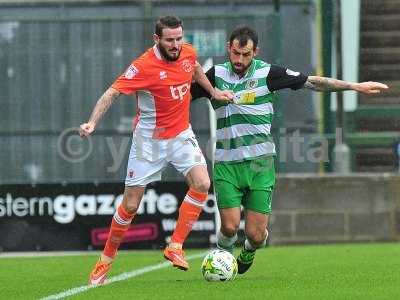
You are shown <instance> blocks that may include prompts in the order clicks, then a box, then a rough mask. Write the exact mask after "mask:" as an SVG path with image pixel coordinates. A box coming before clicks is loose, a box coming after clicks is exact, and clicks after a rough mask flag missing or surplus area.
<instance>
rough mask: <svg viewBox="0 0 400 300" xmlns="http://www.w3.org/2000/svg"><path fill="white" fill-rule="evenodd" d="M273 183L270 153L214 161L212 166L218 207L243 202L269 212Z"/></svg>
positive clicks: (272, 164)
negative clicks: (255, 157)
mask: <svg viewBox="0 0 400 300" xmlns="http://www.w3.org/2000/svg"><path fill="white" fill-rule="evenodd" d="M274 186H275V167H274V157H264V158H257V159H254V160H248V161H242V162H237V163H232V162H229V163H225V162H217V163H216V164H215V166H214V187H215V193H216V198H217V203H218V208H232V207H240V205H243V207H244V208H245V209H249V210H252V211H255V212H260V213H263V214H269V213H271V204H272V193H273V191H274Z"/></svg>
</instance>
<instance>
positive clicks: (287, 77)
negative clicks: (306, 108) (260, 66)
mask: <svg viewBox="0 0 400 300" xmlns="http://www.w3.org/2000/svg"><path fill="white" fill-rule="evenodd" d="M307 78H308V76H307V75H305V74H303V73H300V72H297V71H292V70H290V69H287V68H284V67H281V66H277V65H271V68H270V70H269V73H268V76H267V85H268V89H269V90H270V91H271V92H272V91H276V90H281V89H285V88H290V89H292V90H297V89H300V88H302V87H303V86H304V83H305V82H306V81H307Z"/></svg>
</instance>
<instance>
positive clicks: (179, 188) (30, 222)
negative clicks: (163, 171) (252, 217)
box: [0, 182, 215, 251]
mask: <svg viewBox="0 0 400 300" xmlns="http://www.w3.org/2000/svg"><path fill="white" fill-rule="evenodd" d="M123 189H124V186H123V184H120V183H100V184H93V183H79V184H38V185H1V186H0V249H1V250H2V251H33V250H46V251H47V250H87V249H102V248H103V246H104V243H105V240H106V238H107V233H108V230H109V226H110V222H111V218H112V216H113V214H114V212H115V208H116V207H117V206H118V204H119V203H120V202H121V201H122V197H123ZM186 192H187V186H186V185H185V184H184V183H182V182H156V183H153V184H151V185H149V186H148V187H147V189H146V192H145V195H144V197H143V199H142V202H141V205H140V207H139V210H138V213H137V215H136V217H135V219H134V222H133V224H132V225H131V227H130V228H129V230H128V231H127V233H126V235H125V238H124V242H123V244H122V245H121V249H159V248H163V247H164V246H165V244H166V242H167V241H168V239H169V237H170V236H171V234H172V231H173V229H174V227H175V224H176V219H177V217H178V210H179V205H180V203H181V201H182V200H183V198H184V196H185V194H186ZM214 203H215V202H214V197H213V195H212V194H210V195H209V199H208V201H207V203H206V205H205V208H204V209H203V212H202V214H201V216H200V219H199V221H198V222H197V223H196V224H195V225H194V226H193V230H192V233H191V234H190V236H189V238H188V240H187V241H186V242H185V247H187V248H193V247H209V246H210V245H211V243H212V241H213V240H214V239H215V223H214V218H215V214H214V209H215V207H214V206H215V204H214Z"/></svg>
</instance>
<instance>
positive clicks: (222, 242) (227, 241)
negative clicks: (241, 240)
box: [217, 231, 238, 249]
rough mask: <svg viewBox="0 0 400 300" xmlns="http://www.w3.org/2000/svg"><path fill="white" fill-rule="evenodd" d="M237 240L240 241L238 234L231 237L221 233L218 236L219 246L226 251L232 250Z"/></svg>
mask: <svg viewBox="0 0 400 300" xmlns="http://www.w3.org/2000/svg"><path fill="white" fill-rule="evenodd" d="M237 239H238V237H237V234H235V235H234V236H232V237H229V236H225V235H224V234H223V233H222V232H221V231H219V232H218V234H217V246H218V247H221V248H224V249H230V248H231V247H232V246H233V245H234V244H235V242H236V241H237Z"/></svg>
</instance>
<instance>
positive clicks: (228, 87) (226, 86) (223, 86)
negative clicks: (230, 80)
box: [222, 83, 230, 90]
mask: <svg viewBox="0 0 400 300" xmlns="http://www.w3.org/2000/svg"><path fill="white" fill-rule="evenodd" d="M222 89H223V90H230V86H229V84H227V83H223V84H222Z"/></svg>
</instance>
